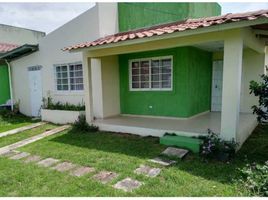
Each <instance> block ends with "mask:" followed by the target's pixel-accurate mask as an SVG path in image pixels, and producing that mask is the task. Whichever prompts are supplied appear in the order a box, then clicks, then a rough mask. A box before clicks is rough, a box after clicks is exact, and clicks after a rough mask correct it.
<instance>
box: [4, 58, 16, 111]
mask: <svg viewBox="0 0 268 200" xmlns="http://www.w3.org/2000/svg"><path fill="white" fill-rule="evenodd" d="M5 62H6V64H7V66H8V79H9V91H10V99H11V110H12V111H13V110H14V104H13V103H14V102H13V89H12V88H13V87H12V80H11V67H10V64H9V62H8V61H7V60H6V59H5Z"/></svg>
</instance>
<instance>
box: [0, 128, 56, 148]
mask: <svg viewBox="0 0 268 200" xmlns="http://www.w3.org/2000/svg"><path fill="white" fill-rule="evenodd" d="M55 127H56V125H53V124H45V125H42V126H39V127H36V128H34V129H30V130H27V131H23V132H20V133H17V134H14V135H8V136H5V137H1V138H0V147H4V146H7V145H9V144H13V143H15V142H18V141H21V140H24V139H26V138H29V137H32V136H34V135H38V134H41V133H43V132H45V131H46V130H50V129H53V128H55Z"/></svg>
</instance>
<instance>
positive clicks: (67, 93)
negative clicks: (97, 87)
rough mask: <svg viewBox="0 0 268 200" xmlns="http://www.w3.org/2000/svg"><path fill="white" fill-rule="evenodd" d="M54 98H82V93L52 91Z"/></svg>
mask: <svg viewBox="0 0 268 200" xmlns="http://www.w3.org/2000/svg"><path fill="white" fill-rule="evenodd" d="M53 94H54V95H56V96H82V95H84V90H83V91H54V93H53Z"/></svg>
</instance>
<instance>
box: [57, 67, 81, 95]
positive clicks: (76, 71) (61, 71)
mask: <svg viewBox="0 0 268 200" xmlns="http://www.w3.org/2000/svg"><path fill="white" fill-rule="evenodd" d="M55 73H56V90H58V91H79V90H80V91H81V90H83V89H84V85H83V67H82V64H81V63H69V64H62V65H55Z"/></svg>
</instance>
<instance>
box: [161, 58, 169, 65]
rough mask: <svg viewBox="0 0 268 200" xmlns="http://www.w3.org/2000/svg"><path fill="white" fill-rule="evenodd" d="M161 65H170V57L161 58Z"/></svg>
mask: <svg viewBox="0 0 268 200" xmlns="http://www.w3.org/2000/svg"><path fill="white" fill-rule="evenodd" d="M162 66H171V59H170V58H168V59H163V60H162Z"/></svg>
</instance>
